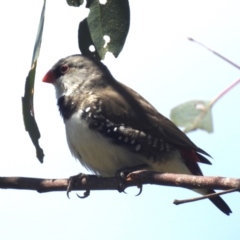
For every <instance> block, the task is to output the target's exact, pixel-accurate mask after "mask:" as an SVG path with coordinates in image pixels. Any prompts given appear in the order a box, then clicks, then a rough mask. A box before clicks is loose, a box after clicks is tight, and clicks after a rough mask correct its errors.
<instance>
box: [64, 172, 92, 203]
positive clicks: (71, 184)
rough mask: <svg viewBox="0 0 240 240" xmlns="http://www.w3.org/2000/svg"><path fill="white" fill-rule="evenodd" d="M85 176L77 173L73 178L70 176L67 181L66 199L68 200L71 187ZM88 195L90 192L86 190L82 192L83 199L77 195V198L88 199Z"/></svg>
mask: <svg viewBox="0 0 240 240" xmlns="http://www.w3.org/2000/svg"><path fill="white" fill-rule="evenodd" d="M86 176H87V175H86V174H83V173H79V174H77V175H75V176H72V177H70V178H69V179H68V186H67V197H68V198H69V199H70V197H69V193H70V192H71V190H72V187H73V185H74V184H75V183H76V182H77V181H79V180H82V179H83V178H84V177H86ZM89 195H90V190H86V192H84V196H83V197H81V196H79V195H78V194H77V196H78V197H79V198H86V197H88V196H89Z"/></svg>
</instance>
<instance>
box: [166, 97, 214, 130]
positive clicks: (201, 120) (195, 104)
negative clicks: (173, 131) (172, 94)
mask: <svg viewBox="0 0 240 240" xmlns="http://www.w3.org/2000/svg"><path fill="white" fill-rule="evenodd" d="M211 106H212V105H211V102H210V101H201V100H194V101H189V102H186V103H183V104H181V105H179V106H177V107H175V108H173V109H172V111H171V114H170V118H171V120H172V121H173V122H174V123H175V124H176V125H177V126H179V127H184V132H185V133H186V132H190V131H193V130H196V129H198V128H199V129H202V130H205V131H207V132H209V133H211V132H213V122H212V114H211Z"/></svg>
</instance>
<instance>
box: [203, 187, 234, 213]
mask: <svg viewBox="0 0 240 240" xmlns="http://www.w3.org/2000/svg"><path fill="white" fill-rule="evenodd" d="M211 193H215V192H214V191H213V190H208V194H211ZM209 200H210V201H211V202H212V203H213V204H214V205H215V206H216V207H217V208H218V209H219V210H221V211H222V212H223V213H225V214H226V215H229V214H230V213H232V210H231V209H230V208H229V206H228V205H227V204H226V203H225V202H224V201H223V199H222V198H221V197H219V196H217V197H212V198H209Z"/></svg>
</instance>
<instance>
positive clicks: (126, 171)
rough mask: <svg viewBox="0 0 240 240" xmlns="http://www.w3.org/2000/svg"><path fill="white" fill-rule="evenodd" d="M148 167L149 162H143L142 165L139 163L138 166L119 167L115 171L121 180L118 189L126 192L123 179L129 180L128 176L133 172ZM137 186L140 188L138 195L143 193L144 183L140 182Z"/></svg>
mask: <svg viewBox="0 0 240 240" xmlns="http://www.w3.org/2000/svg"><path fill="white" fill-rule="evenodd" d="M147 167H148V165H147V164H141V165H137V166H131V167H123V168H120V169H118V170H117V171H116V173H115V176H116V177H118V178H119V180H120V184H119V189H118V191H119V192H124V193H126V192H125V191H124V189H125V188H124V184H123V181H126V180H127V176H128V175H129V174H130V173H132V172H135V171H139V170H143V169H146V168H147ZM137 187H138V188H139V189H140V190H139V193H138V194H137V195H136V196H139V195H140V194H141V193H142V184H140V183H139V184H138V186H137Z"/></svg>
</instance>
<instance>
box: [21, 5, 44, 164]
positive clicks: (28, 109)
mask: <svg viewBox="0 0 240 240" xmlns="http://www.w3.org/2000/svg"><path fill="white" fill-rule="evenodd" d="M45 6H46V0H44V3H43V7H42V13H41V18H40V22H39V26H38V32H37V37H36V41H35V45H34V51H33V57H32V67H31V69H30V71H29V73H28V76H27V78H26V82H25V93H24V97H22V109H23V121H24V125H25V129H26V131H28V133H29V136H30V138H31V140H32V142H33V144H34V146H35V148H36V155H37V158H38V160H39V161H40V162H41V163H43V157H44V153H43V150H42V149H41V147H40V146H39V142H38V140H39V138H40V132H39V130H38V126H37V123H36V120H35V117H34V107H33V97H34V81H35V74H36V67H37V59H38V57H39V52H40V47H41V42H42V33H43V26H44V16H45Z"/></svg>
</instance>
